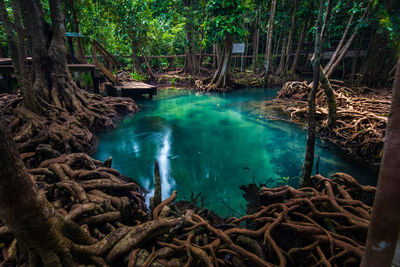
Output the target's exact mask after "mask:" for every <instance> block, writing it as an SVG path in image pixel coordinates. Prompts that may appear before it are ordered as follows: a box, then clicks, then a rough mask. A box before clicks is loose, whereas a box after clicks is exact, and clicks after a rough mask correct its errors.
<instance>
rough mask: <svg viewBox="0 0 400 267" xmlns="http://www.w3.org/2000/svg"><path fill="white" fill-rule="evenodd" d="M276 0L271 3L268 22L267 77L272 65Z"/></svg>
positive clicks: (266, 47)
mask: <svg viewBox="0 0 400 267" xmlns="http://www.w3.org/2000/svg"><path fill="white" fill-rule="evenodd" d="M275 8H276V0H272V2H271V11H270V16H269V21H268V34H267V41H266V44H265V77H266V78H267V77H268V71H269V68H270V64H271V44H272V32H273V30H274V16H275Z"/></svg>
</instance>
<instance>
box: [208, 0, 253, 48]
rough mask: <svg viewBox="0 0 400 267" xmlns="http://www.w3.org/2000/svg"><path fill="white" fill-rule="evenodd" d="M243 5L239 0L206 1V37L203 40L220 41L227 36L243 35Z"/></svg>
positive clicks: (244, 30)
mask: <svg viewBox="0 0 400 267" xmlns="http://www.w3.org/2000/svg"><path fill="white" fill-rule="evenodd" d="M244 8H245V5H244V3H243V2H242V1H240V0H210V1H209V2H208V3H207V6H206V11H207V17H206V20H205V23H204V26H205V29H206V33H207V38H208V39H205V42H206V43H207V42H208V43H209V42H212V43H214V42H222V41H224V40H225V39H226V37H227V36H234V37H236V36H237V37H239V38H241V37H243V36H245V34H246V33H247V31H246V29H244V28H243V23H244V22H243V14H244Z"/></svg>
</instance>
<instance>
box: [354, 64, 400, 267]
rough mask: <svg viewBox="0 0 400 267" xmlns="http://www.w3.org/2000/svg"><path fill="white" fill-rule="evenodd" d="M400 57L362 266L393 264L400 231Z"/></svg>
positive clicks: (383, 266) (384, 266)
mask: <svg viewBox="0 0 400 267" xmlns="http://www.w3.org/2000/svg"><path fill="white" fill-rule="evenodd" d="M399 164H400V58H399V59H398V61H397V70H396V76H395V82H394V85H393V96H392V104H391V108H390V114H389V117H388V124H387V128H386V134H385V144H384V152H383V158H382V165H381V168H380V171H379V178H378V187H377V190H376V195H375V202H374V207H373V209H372V217H371V224H370V226H369V231H368V237H367V244H366V249H365V254H364V257H363V260H362V262H361V267H368V266H382V267H386V266H388V267H389V266H391V265H392V259H393V254H394V250H395V248H396V243H397V240H398V236H399V233H400V212H399V207H398V203H400V168H399Z"/></svg>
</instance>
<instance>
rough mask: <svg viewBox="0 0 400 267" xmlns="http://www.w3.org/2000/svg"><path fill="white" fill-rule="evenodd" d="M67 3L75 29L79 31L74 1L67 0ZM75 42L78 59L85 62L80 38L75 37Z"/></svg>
mask: <svg viewBox="0 0 400 267" xmlns="http://www.w3.org/2000/svg"><path fill="white" fill-rule="evenodd" d="M69 3H70V6H71V11H72V17H73V20H74V25H75V31H76V32H79V20H78V16H77V12H76V8H75V2H74V0H69ZM76 43H77V48H78V53H77V54H78V58H79V60H80V61H81V62H83V63H87V60H86V56H85V52H84V50H83V46H82V42H81V38H79V37H77V38H76Z"/></svg>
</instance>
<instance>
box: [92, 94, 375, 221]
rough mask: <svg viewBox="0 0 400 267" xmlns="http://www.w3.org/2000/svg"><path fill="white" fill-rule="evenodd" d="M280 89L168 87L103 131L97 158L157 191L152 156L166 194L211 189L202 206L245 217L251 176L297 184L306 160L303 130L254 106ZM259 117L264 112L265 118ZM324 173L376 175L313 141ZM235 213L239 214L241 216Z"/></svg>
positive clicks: (367, 179)
mask: <svg viewBox="0 0 400 267" xmlns="http://www.w3.org/2000/svg"><path fill="white" fill-rule="evenodd" d="M276 92H277V90H276V89H265V90H264V89H246V90H245V89H244V90H239V91H236V92H234V93H230V94H226V95H219V94H215V95H202V94H198V93H193V92H182V93H181V95H179V96H176V95H175V96H170V94H169V92H168V91H164V92H162V95H163V96H161V97H158V98H156V99H155V100H153V101H146V100H142V101H137V102H138V104H139V107H140V108H141V111H140V112H139V113H138V114H135V115H128V116H126V117H124V118H122V119H121V121H120V122H119V127H118V128H117V129H114V130H112V131H106V132H103V133H101V134H100V135H99V145H98V152H97V153H96V154H95V155H94V157H95V158H97V159H99V160H105V159H106V158H108V157H109V156H112V157H113V168H116V169H118V170H119V171H121V173H123V174H124V175H126V176H128V177H131V178H133V179H134V180H135V181H137V182H138V183H139V184H141V185H142V186H143V187H144V188H146V189H148V190H149V191H150V192H151V193H150V194H149V195H151V194H152V193H153V192H152V190H153V187H154V183H153V167H154V161H156V160H157V161H158V162H159V166H160V173H161V180H162V190H163V192H162V197H163V198H166V197H168V196H169V195H170V194H171V191H172V190H175V189H176V190H178V196H179V199H183V198H186V199H187V200H189V199H190V195H191V193H192V192H193V193H194V194H197V193H199V192H203V193H205V194H206V196H207V198H206V199H205V202H204V204H205V206H206V207H207V208H211V209H213V210H214V211H216V212H217V213H218V214H220V215H222V216H231V215H232V212H231V211H230V210H229V209H228V208H227V207H226V206H229V207H230V208H232V209H234V210H236V211H237V212H239V213H240V214H244V208H245V206H246V203H245V200H244V199H243V197H242V192H241V191H240V189H239V186H240V185H243V184H249V183H251V182H252V180H253V178H252V177H254V179H255V181H256V182H257V183H264V184H267V185H268V186H270V187H272V186H277V185H281V184H282V183H284V182H283V179H282V177H290V178H289V184H291V185H293V186H297V183H298V177H299V175H300V173H301V166H302V162H303V159H304V151H305V143H306V137H307V133H306V130H304V129H301V128H299V127H297V126H296V125H292V124H290V123H286V122H282V121H274V120H267V119H263V118H262V116H261V114H258V111H257V110H256V109H255V108H254V107H256V106H257V105H254V103H258V106H260V105H259V104H260V103H262V102H261V101H264V100H266V99H272V98H273V97H275V95H276ZM260 116H261V117H260ZM316 155H318V156H320V164H319V169H320V172H321V173H322V174H323V175H330V174H332V173H334V172H339V171H340V172H347V173H349V174H351V175H353V176H354V177H356V178H357V179H358V180H359V181H360V182H361V183H363V184H374V183H375V180H376V174H374V173H371V172H370V171H368V170H366V169H365V168H363V167H362V166H360V165H357V164H356V163H352V162H349V161H347V160H345V158H344V157H343V155H342V154H340V153H338V152H335V151H331V150H328V149H323V148H321V147H319V146H316ZM236 215H237V214H236Z"/></svg>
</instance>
